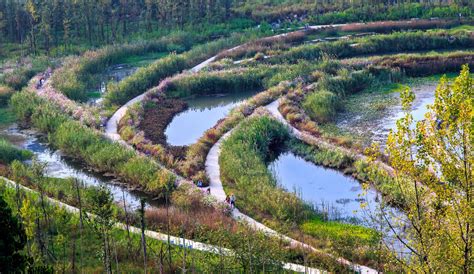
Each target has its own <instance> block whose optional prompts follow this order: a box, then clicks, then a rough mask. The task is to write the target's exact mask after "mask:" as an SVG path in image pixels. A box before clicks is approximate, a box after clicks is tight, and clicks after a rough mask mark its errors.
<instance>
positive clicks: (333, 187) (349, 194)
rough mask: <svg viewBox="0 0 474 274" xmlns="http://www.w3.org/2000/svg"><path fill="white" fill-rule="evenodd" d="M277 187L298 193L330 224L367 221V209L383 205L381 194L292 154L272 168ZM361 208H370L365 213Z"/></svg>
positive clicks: (352, 179) (281, 158) (277, 160)
mask: <svg viewBox="0 0 474 274" xmlns="http://www.w3.org/2000/svg"><path fill="white" fill-rule="evenodd" d="M270 170H272V172H273V174H274V175H275V178H276V180H277V182H278V184H279V185H280V186H281V187H283V188H284V189H286V190H287V191H295V192H296V193H297V194H298V195H299V196H300V197H301V198H302V199H303V200H305V201H306V202H308V203H310V204H313V205H314V206H315V207H316V209H318V210H319V211H322V212H324V213H325V214H327V216H328V218H329V219H331V220H350V221H352V222H356V223H363V222H365V221H366V219H367V217H369V216H367V214H368V213H369V212H367V210H368V209H373V208H376V207H377V206H379V205H380V200H381V198H380V194H378V193H377V192H376V191H375V190H373V189H370V188H369V189H367V190H364V189H363V187H362V185H361V184H360V183H359V182H358V181H357V180H355V179H354V178H352V177H349V176H346V175H343V174H342V173H341V172H339V171H336V170H333V169H328V168H324V167H321V166H318V165H315V164H313V163H311V162H308V161H306V160H304V159H303V158H301V157H299V156H296V155H294V154H293V153H291V152H285V153H283V154H281V155H280V156H279V157H278V158H277V159H276V160H275V161H273V162H272V163H271V164H270ZM361 204H367V205H368V207H367V208H366V209H362V208H361Z"/></svg>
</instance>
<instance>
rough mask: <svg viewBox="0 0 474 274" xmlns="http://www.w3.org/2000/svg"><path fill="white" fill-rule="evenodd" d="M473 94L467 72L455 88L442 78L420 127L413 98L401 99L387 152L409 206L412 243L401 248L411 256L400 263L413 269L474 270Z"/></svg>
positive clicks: (405, 95)
mask: <svg viewBox="0 0 474 274" xmlns="http://www.w3.org/2000/svg"><path fill="white" fill-rule="evenodd" d="M473 90H474V89H473V78H472V77H471V76H470V74H469V68H468V66H463V68H462V71H461V73H460V75H459V77H457V78H456V80H455V81H454V83H453V84H450V83H448V82H447V80H446V78H445V77H443V78H442V79H441V81H440V84H439V86H438V87H437V89H436V93H435V102H434V104H433V106H431V108H430V111H429V112H428V113H427V114H426V115H425V120H422V121H420V122H418V123H416V125H413V117H412V115H411V113H410V111H409V110H410V109H411V108H410V106H411V103H412V102H413V99H414V94H413V92H411V91H409V90H406V91H405V92H403V93H402V103H403V110H404V111H405V116H404V117H403V118H401V119H400V120H399V121H398V122H397V129H396V130H395V131H393V132H391V133H390V135H389V137H388V140H387V152H388V154H389V158H390V163H391V164H392V166H393V168H394V170H395V171H394V173H395V181H394V182H395V184H396V187H398V188H400V189H401V190H402V195H403V198H404V199H405V201H406V212H407V216H408V218H407V220H406V221H407V222H408V226H407V227H408V231H407V232H406V233H407V237H409V239H410V241H409V242H407V241H404V242H402V244H403V246H405V247H406V248H407V249H408V250H410V254H411V256H408V257H402V258H399V259H401V260H403V262H404V263H405V264H404V265H406V267H407V268H409V269H412V270H416V271H434V272H445V271H459V272H466V273H467V272H471V271H473V269H474V268H473V266H474V265H473V263H472V254H471V250H472V244H473V242H472V229H471V227H472V220H474V216H473V213H474V208H473V201H472V191H473V189H472V182H473V179H472V175H473V169H472V167H473V163H474V158H473V157H472V156H473V155H472V147H471V146H472V140H471V138H472V131H471V130H472V121H473V110H472V106H473V104H472V98H473ZM388 221H390V220H388ZM391 225H392V226H396V223H395V224H394V223H392V224H391Z"/></svg>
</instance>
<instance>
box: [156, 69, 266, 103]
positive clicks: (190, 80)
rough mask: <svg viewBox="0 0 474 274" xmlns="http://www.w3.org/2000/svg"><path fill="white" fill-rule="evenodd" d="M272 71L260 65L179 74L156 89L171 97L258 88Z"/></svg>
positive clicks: (261, 86)
mask: <svg viewBox="0 0 474 274" xmlns="http://www.w3.org/2000/svg"><path fill="white" fill-rule="evenodd" d="M273 71H274V70H271V69H268V68H261V67H260V68H251V69H241V70H228V71H212V72H201V73H198V74H181V75H179V76H177V77H174V78H171V79H169V80H168V81H163V82H162V83H161V85H160V86H159V87H158V88H157V90H156V91H157V92H163V93H165V94H166V96H168V97H172V98H186V97H192V96H199V95H212V94H219V93H236V92H241V91H249V90H258V89H262V88H263V87H264V79H265V78H266V77H269V76H270V75H271V74H272V72H273Z"/></svg>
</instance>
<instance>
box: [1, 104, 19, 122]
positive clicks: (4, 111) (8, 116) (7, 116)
mask: <svg viewBox="0 0 474 274" xmlns="http://www.w3.org/2000/svg"><path fill="white" fill-rule="evenodd" d="M15 121H16V117H15V113H13V110H12V109H11V108H9V107H6V108H0V127H5V126H8V125H9V124H11V123H13V122H15Z"/></svg>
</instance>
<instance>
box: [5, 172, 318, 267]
mask: <svg viewBox="0 0 474 274" xmlns="http://www.w3.org/2000/svg"><path fill="white" fill-rule="evenodd" d="M2 181H3V182H4V183H5V185H6V186H7V187H11V188H16V187H17V186H18V187H19V188H21V189H22V190H24V191H26V192H31V193H37V192H36V191H35V190H33V189H30V188H28V187H25V186H23V185H21V184H17V183H15V182H14V181H11V180H9V179H7V178H5V177H2V176H0V182H2ZM37 194H38V193H37ZM46 198H47V200H48V202H49V203H51V204H53V205H56V206H58V207H61V208H63V209H65V210H66V211H67V212H69V213H72V214H79V209H78V208H77V207H73V206H70V205H68V204H65V203H63V202H61V201H58V200H55V199H52V198H50V197H48V196H46ZM86 214H87V215H88V216H91V217H93V216H94V215H93V214H91V213H86ZM114 226H115V227H116V228H118V229H123V230H126V229H127V225H126V224H124V223H119V222H117V223H115V225H114ZM129 230H130V232H131V233H134V234H137V235H141V229H140V228H138V227H134V226H129ZM145 235H146V236H147V237H149V238H151V239H155V240H158V241H161V242H168V238H169V240H170V243H171V244H172V245H176V246H180V247H186V248H188V249H194V250H199V251H203V252H209V253H213V254H218V255H219V254H221V255H224V256H232V255H233V251H232V250H230V249H228V248H223V247H219V246H215V245H210V244H205V243H201V242H196V241H193V240H188V239H185V238H180V237H175V236H171V235H168V234H163V233H159V232H156V231H152V230H145ZM283 268H284V269H286V270H291V271H295V272H299V273H310V274H320V273H326V272H325V271H321V270H319V269H316V268H310V267H306V266H303V265H299V264H293V263H285V262H283Z"/></svg>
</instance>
